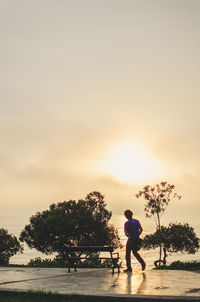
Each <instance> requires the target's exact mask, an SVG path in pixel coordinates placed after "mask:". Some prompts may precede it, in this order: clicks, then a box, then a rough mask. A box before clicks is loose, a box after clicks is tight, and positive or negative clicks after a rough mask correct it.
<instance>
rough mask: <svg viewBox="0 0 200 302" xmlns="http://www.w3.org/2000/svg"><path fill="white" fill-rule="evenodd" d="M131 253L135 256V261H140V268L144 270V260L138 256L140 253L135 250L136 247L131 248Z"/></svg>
mask: <svg viewBox="0 0 200 302" xmlns="http://www.w3.org/2000/svg"><path fill="white" fill-rule="evenodd" d="M133 255H134V256H135V258H136V259H137V261H139V262H140V264H141V266H142V270H143V271H144V270H145V267H146V263H145V262H144V260H143V259H142V257H141V256H140V254H139V253H138V252H137V250H136V249H133Z"/></svg>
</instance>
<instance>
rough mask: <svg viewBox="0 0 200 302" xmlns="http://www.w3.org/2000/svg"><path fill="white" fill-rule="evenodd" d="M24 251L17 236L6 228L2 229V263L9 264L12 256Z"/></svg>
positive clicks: (0, 232)
mask: <svg viewBox="0 0 200 302" xmlns="http://www.w3.org/2000/svg"><path fill="white" fill-rule="evenodd" d="M22 251H23V247H22V245H21V244H20V242H19V240H18V239H17V237H15V236H14V235H12V234H9V233H8V231H7V230H5V229H0V265H7V264H8V263H9V260H10V257H12V256H14V255H15V254H17V252H22Z"/></svg>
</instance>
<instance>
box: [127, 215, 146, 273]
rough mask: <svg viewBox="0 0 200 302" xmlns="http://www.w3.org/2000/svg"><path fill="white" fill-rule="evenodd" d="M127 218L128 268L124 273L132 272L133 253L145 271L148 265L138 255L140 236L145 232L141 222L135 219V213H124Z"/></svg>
mask: <svg viewBox="0 0 200 302" xmlns="http://www.w3.org/2000/svg"><path fill="white" fill-rule="evenodd" d="M124 215H125V217H126V218H127V219H128V220H127V221H126V222H125V224H124V233H125V235H126V236H127V237H128V240H127V242H126V266H127V269H125V270H124V272H132V268H131V251H132V252H133V255H134V256H135V258H136V259H137V260H138V261H139V262H140V264H141V266H142V270H143V271H144V270H145V267H146V263H145V262H144V260H143V259H142V257H141V256H140V255H139V253H138V250H139V248H138V244H139V240H138V239H139V236H140V234H141V233H142V231H143V228H142V227H141V224H140V222H139V220H137V219H133V218H132V217H133V213H132V211H130V210H126V211H125V212H124Z"/></svg>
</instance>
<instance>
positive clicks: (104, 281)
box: [0, 267, 200, 301]
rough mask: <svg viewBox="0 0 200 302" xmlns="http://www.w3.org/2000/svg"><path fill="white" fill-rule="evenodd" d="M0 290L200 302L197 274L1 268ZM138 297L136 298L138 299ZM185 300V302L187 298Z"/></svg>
mask: <svg viewBox="0 0 200 302" xmlns="http://www.w3.org/2000/svg"><path fill="white" fill-rule="evenodd" d="M0 290H17V291H19V290H22V291H27V290H44V291H53V292H57V293H62V294H66V293H76V294H86V295H87V294H89V295H105V296H121V295H126V296H128V297H129V296H135V295H140V296H141V295H142V296H143V295H147V296H149V295H154V296H158V295H161V296H177V297H178V296H184V297H185V298H186V300H187V299H189V300H190V298H189V297H191V296H193V297H196V298H195V299H196V300H198V301H200V274H199V273H195V272H188V271H156V270H149V271H148V270H147V271H145V272H141V271H139V270H138V271H135V272H133V273H123V272H121V273H120V274H117V273H115V274H114V275H112V274H111V270H109V269H78V272H76V273H74V272H71V273H67V269H64V268H14V267H13V268H10V267H5V268H4V267H1V268H0ZM138 297H139V296H138ZM187 297H188V298H187Z"/></svg>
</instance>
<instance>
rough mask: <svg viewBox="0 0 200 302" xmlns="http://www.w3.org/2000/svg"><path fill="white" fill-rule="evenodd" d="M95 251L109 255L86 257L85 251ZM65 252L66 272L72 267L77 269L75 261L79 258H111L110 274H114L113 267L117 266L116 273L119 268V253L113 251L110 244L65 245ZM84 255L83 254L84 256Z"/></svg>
mask: <svg viewBox="0 0 200 302" xmlns="http://www.w3.org/2000/svg"><path fill="white" fill-rule="evenodd" d="M97 252H107V253H110V257H101V256H99V257H96V256H95V257H93V256H90V257H87V256H86V253H97ZM65 253H66V255H67V257H66V259H67V260H68V273H70V269H71V268H72V267H73V268H74V271H77V266H76V262H77V261H78V260H81V259H95V260H98V259H104V260H107V259H111V260H112V264H113V265H112V274H114V270H115V268H117V270H118V273H119V272H120V270H119V264H118V261H119V259H120V258H119V253H114V248H113V247H112V246H66V247H65ZM84 255H85V256H84Z"/></svg>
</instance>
